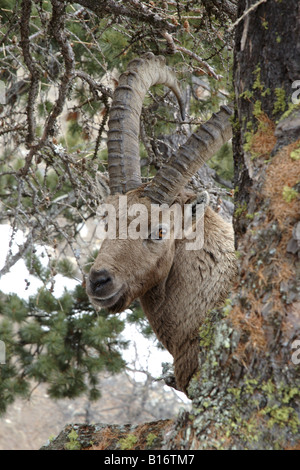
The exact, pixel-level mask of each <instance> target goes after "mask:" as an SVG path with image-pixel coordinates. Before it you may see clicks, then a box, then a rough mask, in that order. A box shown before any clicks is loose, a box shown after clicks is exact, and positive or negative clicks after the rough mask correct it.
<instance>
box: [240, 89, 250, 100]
mask: <svg viewBox="0 0 300 470" xmlns="http://www.w3.org/2000/svg"><path fill="white" fill-rule="evenodd" d="M240 98H244V99H245V100H250V99H251V98H253V92H252V91H250V90H246V91H244V92H243V93H241V94H240Z"/></svg>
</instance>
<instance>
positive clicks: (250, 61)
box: [106, 0, 300, 450]
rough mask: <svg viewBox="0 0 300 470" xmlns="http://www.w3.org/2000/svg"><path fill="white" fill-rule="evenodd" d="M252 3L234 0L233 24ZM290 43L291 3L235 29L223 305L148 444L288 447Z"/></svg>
mask: <svg viewBox="0 0 300 470" xmlns="http://www.w3.org/2000/svg"><path fill="white" fill-rule="evenodd" d="M254 3H256V1H253V0H251V1H250V2H249V1H247V0H241V1H240V2H239V11H238V17H240V16H241V15H242V14H243V13H244V11H245V10H247V8H249V7H250V6H251V5H253V4H254ZM299 38H300V4H299V2H298V0H290V1H289V2H282V1H276V0H269V1H268V2H266V3H262V4H260V5H259V6H258V7H256V9H253V10H252V11H250V12H249V13H248V15H246V16H245V17H244V19H243V20H241V21H240V23H239V25H238V27H237V31H236V44H235V66H234V83H235V95H236V113H235V122H234V134H235V137H234V143H233V145H234V159H235V204H236V206H235V230H236V240H237V253H238V257H239V277H238V279H237V281H236V284H235V286H234V289H233V292H232V295H231V298H230V299H228V301H227V302H226V305H225V307H224V308H223V309H222V310H218V311H213V312H211V313H210V315H209V318H208V319H207V321H206V322H205V324H204V325H203V326H202V327H201V328H200V370H199V373H198V374H197V375H196V376H195V377H194V378H193V379H192V381H191V383H190V388H189V392H190V397H191V398H192V400H193V409H192V411H191V412H190V413H189V414H188V413H182V414H181V415H180V416H179V417H178V419H177V421H176V422H175V423H173V425H170V423H169V422H168V426H167V432H165V434H164V436H163V441H162V442H160V444H159V446H158V447H156V448H160V449H190V450H193V449H291V448H298V449H299V448H300V440H299V399H300V397H299V394H300V389H299V363H300V325H299V323H300V322H299V319H300V289H299V281H298V280H299V277H300V276H299V274H300V269H299V254H300V222H299V214H300V199H299V186H300V183H299V181H300V139H299V136H300V109H299V106H297V105H295V106H289V105H291V104H292V101H291V100H292V94H293V92H294V91H295V90H294V89H293V88H292V84H293V82H294V81H296V80H300V39H299ZM286 111H288V112H286ZM284 113H285V114H284ZM138 446H139V441H138V440H137V441H135V444H134V445H133V447H132V448H133V449H134V448H141V447H138ZM106 448H110V447H106Z"/></svg>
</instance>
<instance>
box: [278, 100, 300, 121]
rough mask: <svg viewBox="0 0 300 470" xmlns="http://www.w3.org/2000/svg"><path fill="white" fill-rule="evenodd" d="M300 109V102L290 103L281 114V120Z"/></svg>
mask: <svg viewBox="0 0 300 470" xmlns="http://www.w3.org/2000/svg"><path fill="white" fill-rule="evenodd" d="M299 110H300V104H299V103H298V104H293V103H290V104H289V105H288V109H287V110H286V111H285V113H283V115H282V116H281V118H280V121H283V119H286V118H287V117H289V116H290V115H291V114H292V113H293V112H294V111H299Z"/></svg>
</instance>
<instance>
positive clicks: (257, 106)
mask: <svg viewBox="0 0 300 470" xmlns="http://www.w3.org/2000/svg"><path fill="white" fill-rule="evenodd" d="M262 114H263V111H262V109H261V101H259V100H257V101H255V103H254V107H253V115H254V116H255V117H256V118H257V119H258V118H259V117H260V116H261V115H262Z"/></svg>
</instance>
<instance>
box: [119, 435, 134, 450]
mask: <svg viewBox="0 0 300 470" xmlns="http://www.w3.org/2000/svg"><path fill="white" fill-rule="evenodd" d="M137 441H138V439H137V437H136V436H135V435H134V434H128V435H127V436H126V437H124V438H123V439H120V441H119V443H120V449H121V450H130V449H132V448H133V446H134V445H135V444H136V443H137Z"/></svg>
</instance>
